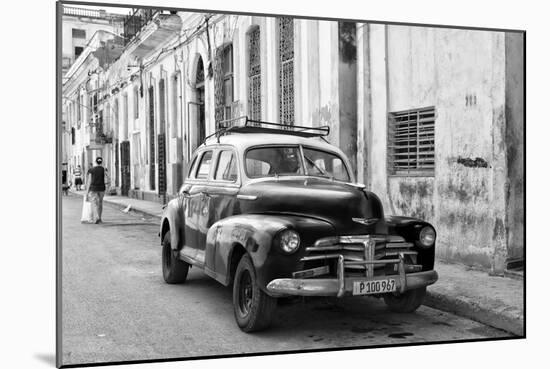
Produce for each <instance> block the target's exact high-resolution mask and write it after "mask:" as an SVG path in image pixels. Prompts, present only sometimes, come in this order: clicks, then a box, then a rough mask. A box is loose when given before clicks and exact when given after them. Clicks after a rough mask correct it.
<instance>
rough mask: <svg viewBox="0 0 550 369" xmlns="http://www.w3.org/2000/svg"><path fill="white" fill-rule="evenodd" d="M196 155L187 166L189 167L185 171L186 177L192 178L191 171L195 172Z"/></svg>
mask: <svg viewBox="0 0 550 369" xmlns="http://www.w3.org/2000/svg"><path fill="white" fill-rule="evenodd" d="M197 157H198V155H196V156H195V157H194V158H193V161H192V162H191V165H190V166H189V169H188V172H187V178H193V173H194V172H195V171H194V169H195V164H197Z"/></svg>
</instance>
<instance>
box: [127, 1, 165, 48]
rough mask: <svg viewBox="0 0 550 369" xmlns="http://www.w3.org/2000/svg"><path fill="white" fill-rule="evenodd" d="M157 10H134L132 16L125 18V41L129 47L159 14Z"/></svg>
mask: <svg viewBox="0 0 550 369" xmlns="http://www.w3.org/2000/svg"><path fill="white" fill-rule="evenodd" d="M158 12H159V11H158V10H155V9H132V14H129V15H127V16H126V17H124V40H125V45H127V44H128V43H129V42H130V41H132V39H133V38H134V37H135V36H136V35H137V34H138V33H139V32H140V31H141V29H142V28H143V27H144V26H145V25H146V24H147V23H148V22H149V21H150V20H151V19H153V17H154V16H155V14H156V13H158Z"/></svg>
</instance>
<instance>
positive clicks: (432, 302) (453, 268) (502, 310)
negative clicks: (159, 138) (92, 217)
mask: <svg viewBox="0 0 550 369" xmlns="http://www.w3.org/2000/svg"><path fill="white" fill-rule="evenodd" d="M71 192H72V193H74V194H77V195H81V196H82V195H84V191H78V192H76V191H71ZM104 201H105V202H106V203H109V204H113V205H115V206H117V207H118V208H120V209H121V210H122V209H126V208H127V207H128V206H130V211H134V212H137V213H141V214H145V215H150V216H154V217H157V218H159V220H160V217H161V215H162V205H161V204H159V203H156V202H151V201H145V200H137V199H131V198H129V197H125V196H105V198H104ZM435 269H436V270H437V273H438V274H439V280H438V281H437V282H436V283H435V284H433V285H431V286H429V287H428V294H427V296H426V300H425V305H427V306H430V307H433V308H435V309H439V310H444V311H448V312H451V313H454V314H456V315H460V316H463V317H466V318H469V319H472V320H475V321H478V322H480V323H483V324H486V325H489V326H492V327H495V328H499V329H502V330H504V331H507V332H511V333H513V334H516V335H518V336H523V335H524V330H523V325H524V320H523V315H524V312H523V278H522V276H521V275H519V276H516V277H514V278H510V277H496V276H490V275H489V274H488V273H487V272H484V271H478V270H473V269H471V268H468V267H466V266H464V265H461V264H448V263H445V262H443V261H440V260H436V264H435Z"/></svg>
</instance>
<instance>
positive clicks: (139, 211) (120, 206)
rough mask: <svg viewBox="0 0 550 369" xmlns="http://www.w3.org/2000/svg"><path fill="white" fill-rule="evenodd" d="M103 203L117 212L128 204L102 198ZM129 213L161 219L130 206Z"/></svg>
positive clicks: (75, 193) (78, 194)
mask: <svg viewBox="0 0 550 369" xmlns="http://www.w3.org/2000/svg"><path fill="white" fill-rule="evenodd" d="M70 193H72V194H73V195H76V196H80V197H84V195H83V194H80V193H78V192H73V191H70ZM103 203H104V204H109V205H112V206H113V207H115V208H117V209H119V210H123V209H126V208H127V207H128V205H130V204H121V203H119V202H116V201H111V200H109V199H105V198H103ZM130 211H131V212H134V213H137V214H141V215H145V216H149V217H153V218H156V219H158V220H160V219H161V217H160V216H158V215H156V214H152V213H151V212H149V211H147V210H143V209H140V208H136V207H135V206H132V207H131V208H130Z"/></svg>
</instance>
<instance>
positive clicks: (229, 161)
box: [214, 150, 237, 182]
mask: <svg viewBox="0 0 550 369" xmlns="http://www.w3.org/2000/svg"><path fill="white" fill-rule="evenodd" d="M214 179H221V180H223V181H231V182H235V181H236V180H237V163H236V160H235V155H233V152H232V151H228V150H225V151H222V152H221V153H220V155H219V159H218V167H217V168H216V175H215V176H214Z"/></svg>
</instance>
